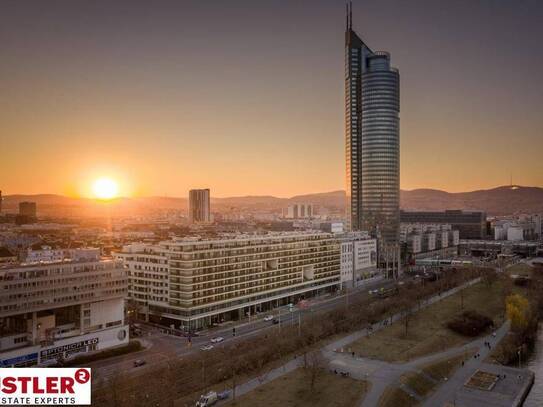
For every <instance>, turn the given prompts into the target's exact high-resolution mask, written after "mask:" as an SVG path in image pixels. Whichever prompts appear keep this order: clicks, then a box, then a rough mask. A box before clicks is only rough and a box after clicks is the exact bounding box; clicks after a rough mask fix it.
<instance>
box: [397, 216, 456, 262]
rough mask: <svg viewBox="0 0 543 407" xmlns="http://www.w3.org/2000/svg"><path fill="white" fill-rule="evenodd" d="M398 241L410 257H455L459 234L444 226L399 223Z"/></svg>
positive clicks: (449, 226) (448, 226)
mask: <svg viewBox="0 0 543 407" xmlns="http://www.w3.org/2000/svg"><path fill="white" fill-rule="evenodd" d="M400 241H401V242H402V243H404V244H405V245H406V249H407V254H408V255H411V256H415V257H424V256H433V255H455V254H457V253H458V245H459V244H460V232H459V231H458V230H455V229H454V230H453V229H452V227H451V225H446V224H432V223H401V224H400Z"/></svg>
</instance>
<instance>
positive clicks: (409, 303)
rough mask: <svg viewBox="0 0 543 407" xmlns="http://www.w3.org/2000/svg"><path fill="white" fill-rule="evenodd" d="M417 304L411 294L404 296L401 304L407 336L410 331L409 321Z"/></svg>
mask: <svg viewBox="0 0 543 407" xmlns="http://www.w3.org/2000/svg"><path fill="white" fill-rule="evenodd" d="M415 304H416V302H415V300H413V298H411V297H410V296H406V297H404V298H403V299H402V300H401V302H400V304H399V309H400V312H401V315H402V319H403V323H404V327H405V336H407V333H408V329H409V322H410V321H411V317H412V316H413V308H414V307H415Z"/></svg>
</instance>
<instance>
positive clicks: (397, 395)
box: [379, 386, 420, 407]
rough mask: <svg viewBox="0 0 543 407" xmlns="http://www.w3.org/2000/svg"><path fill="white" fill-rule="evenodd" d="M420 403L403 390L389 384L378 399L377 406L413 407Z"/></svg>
mask: <svg viewBox="0 0 543 407" xmlns="http://www.w3.org/2000/svg"><path fill="white" fill-rule="evenodd" d="M418 405H420V403H419V402H418V400H417V399H416V398H414V397H412V396H411V395H409V394H408V393H406V392H405V391H404V390H402V389H400V388H399V387H396V386H389V387H387V388H386V389H385V391H384V392H383V395H382V396H381V398H380V399H379V407H399V406H401V407H414V406H418Z"/></svg>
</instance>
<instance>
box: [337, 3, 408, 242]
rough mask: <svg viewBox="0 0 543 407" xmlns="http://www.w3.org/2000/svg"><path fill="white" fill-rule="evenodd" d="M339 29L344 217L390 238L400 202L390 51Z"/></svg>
mask: <svg viewBox="0 0 543 407" xmlns="http://www.w3.org/2000/svg"><path fill="white" fill-rule="evenodd" d="M347 11H348V12H347V29H346V33H345V147H346V149H345V153H346V191H347V222H348V226H349V228H350V230H367V231H370V232H371V233H372V234H373V235H375V236H377V237H379V238H381V239H382V241H383V242H385V243H389V244H395V243H396V242H397V241H398V237H399V204H400V138H399V120H400V119H399V111H400V86H399V85H400V78H399V73H398V70H397V69H395V68H392V67H391V66H390V55H389V54H388V53H386V52H375V51H372V50H371V49H370V48H369V47H368V46H367V45H366V44H365V43H364V42H363V41H362V40H361V39H360V37H359V36H358V35H357V34H356V33H355V32H354V31H353V30H352V12H351V10H349V9H348V10H347Z"/></svg>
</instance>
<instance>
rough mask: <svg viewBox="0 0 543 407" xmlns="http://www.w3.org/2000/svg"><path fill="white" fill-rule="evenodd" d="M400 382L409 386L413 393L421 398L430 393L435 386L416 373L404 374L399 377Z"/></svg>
mask: <svg viewBox="0 0 543 407" xmlns="http://www.w3.org/2000/svg"><path fill="white" fill-rule="evenodd" d="M400 382H401V383H403V384H405V385H407V386H409V387H410V388H411V389H413V391H415V393H417V394H418V395H419V396H421V397H423V396H425V395H427V394H428V393H430V392H431V391H432V390H433V388H434V387H435V386H436V383H435V382H433V381H432V380H430V379H428V378H427V377H426V376H425V375H423V374H421V373H417V372H409V373H405V374H403V375H402V376H401V377H400Z"/></svg>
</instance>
